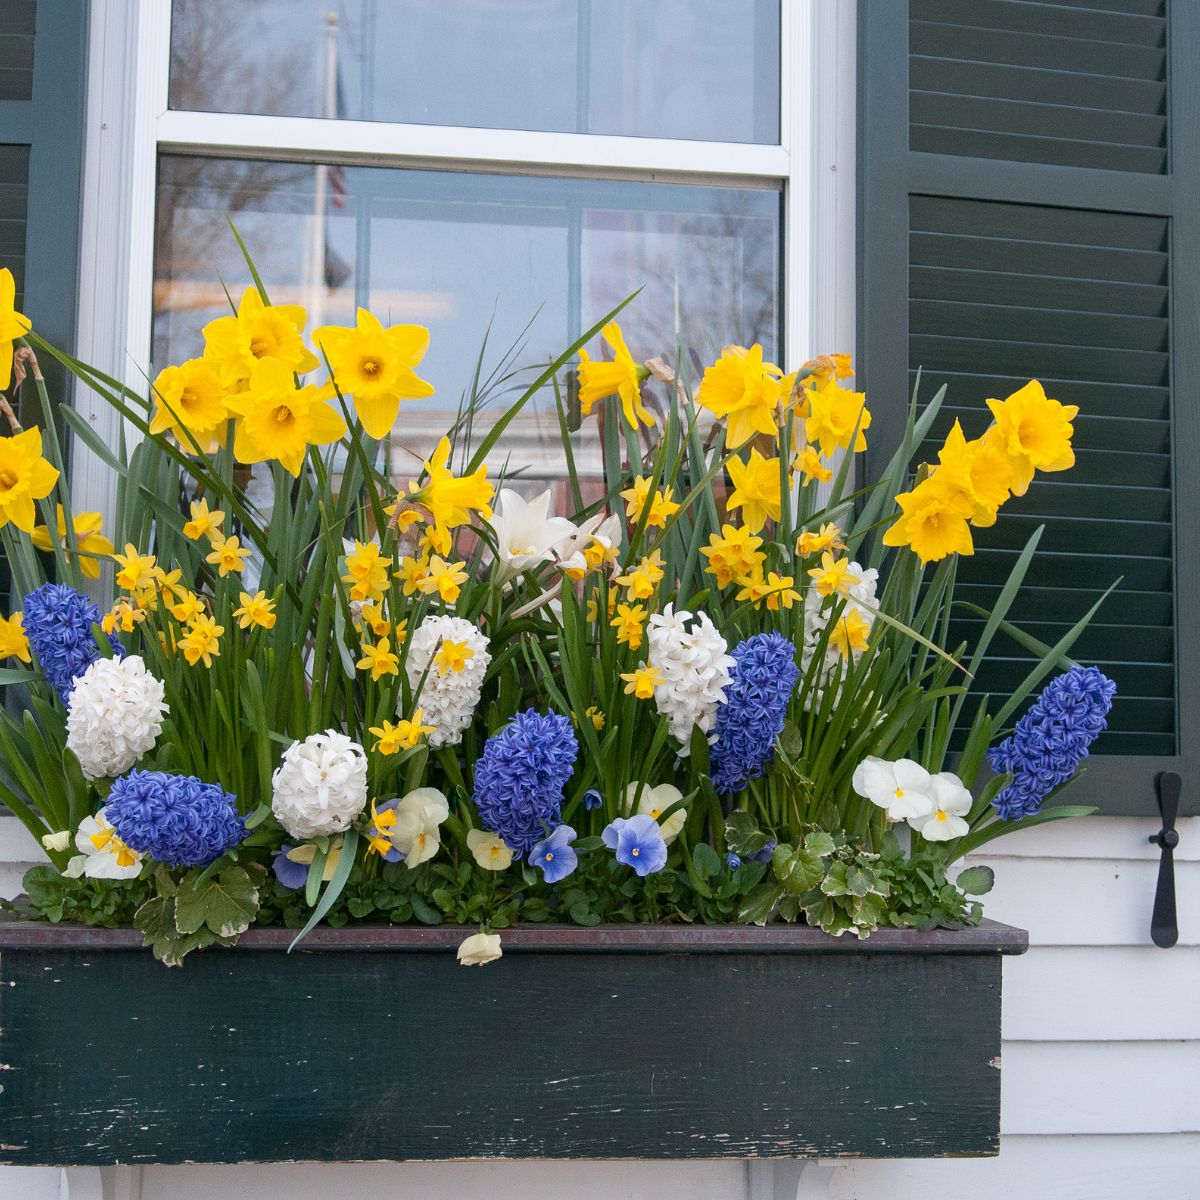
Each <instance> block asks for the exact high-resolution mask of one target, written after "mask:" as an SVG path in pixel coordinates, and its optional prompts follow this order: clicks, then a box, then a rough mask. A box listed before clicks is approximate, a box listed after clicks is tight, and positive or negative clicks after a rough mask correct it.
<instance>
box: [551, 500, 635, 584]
mask: <svg viewBox="0 0 1200 1200" xmlns="http://www.w3.org/2000/svg"><path fill="white" fill-rule="evenodd" d="M620 543H621V518H620V517H619V516H617V514H616V513H609V514H608V515H607V516H605V515H604V513H597V514H596V515H595V516H594V517H589V518H588V519H587V520H586V521H584V523H583V524H582V525H580V526H579V527H578V529H576V530H575V532H574V533H573V534H572V535H571V536H570V537H569V538H567V539H566V541H565V542H563V543H562V545H560V546H559V547H558V554H559V564H558V565H559V568H560V569H561V570H562V571H563V573H564V574H566V575H569V576H570V577H571V578H572V579H582V578H583V577H584V575H585V574H586V573H587V572H588V571H589V570H596V569H598V568H599V567H601V566H603V565H604V564H605V563H615V562H616V560H617V553H618V551H619V549H620Z"/></svg>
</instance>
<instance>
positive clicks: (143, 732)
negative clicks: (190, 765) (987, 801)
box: [67, 654, 169, 779]
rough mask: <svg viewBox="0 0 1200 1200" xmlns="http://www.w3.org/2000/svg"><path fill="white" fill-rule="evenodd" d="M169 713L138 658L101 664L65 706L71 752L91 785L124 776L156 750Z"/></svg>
mask: <svg viewBox="0 0 1200 1200" xmlns="http://www.w3.org/2000/svg"><path fill="white" fill-rule="evenodd" d="M168 711H169V708H168V706H167V703H166V701H165V700H164V699H163V685H162V680H160V679H156V678H155V677H154V676H153V675H151V674H150V672H149V671H147V670H146V664H145V663H144V662H143V661H142V659H141V658H140V657H139V656H138V655H136V654H131V655H129V656H128V657H127V658H123V659H118V658H99V659H97V660H96V661H95V662H94V663H92V665H91V666H90V667H88V669H87V670H86V671H84V673H83V674H82V675H80V676H79V678H78V679H76V680H75V687H74V689H73V690H72V692H71V695H70V698H69V699H68V700H67V749H68V750H70V751H71V753H72V754H74V755H75V757H76V758H77V759H78V760H79V765H80V767H81V768H82V769H83V773H84V775H85V776H86V777H87V778H88V779H105V778H111V777H114V776H117V775H123V774H124V773H125V772H126V771H128V770H129V768H130V767H132V766H133V765H134V764H135V763H136V762H137V761H138V760H139V759H140V758H141V757H142V755H143V754H145V753H146V752H147V751H149V750H151V749H153V747H154V743H155V742H156V741H157V740H158V735H159V734H160V733H161V732H162V722H163V714H164V713H166V712H168Z"/></svg>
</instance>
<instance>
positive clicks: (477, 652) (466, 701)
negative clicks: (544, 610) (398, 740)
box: [400, 616, 492, 750]
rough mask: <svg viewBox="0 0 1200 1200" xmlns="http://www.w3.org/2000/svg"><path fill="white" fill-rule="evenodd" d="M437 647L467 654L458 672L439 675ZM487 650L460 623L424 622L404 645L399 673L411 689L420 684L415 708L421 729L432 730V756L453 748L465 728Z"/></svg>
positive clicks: (484, 641)
mask: <svg viewBox="0 0 1200 1200" xmlns="http://www.w3.org/2000/svg"><path fill="white" fill-rule="evenodd" d="M443 641H448V642H457V643H458V644H459V645H464V646H466V647H467V648H468V649H469V650H471V651H472V653H471V656H470V657H469V658H468V659H467V660H466V662H465V663H464V664H463V668H462V670H461V671H454V670H448V671H445V672H443V671H441V669H440V668H439V667H438V666H437V664H435V663H434V661H433V659H434V656H435V655H436V654H437V651H438V647H439V646H440V645H441V644H442V642H443ZM487 647H488V640H487V638H486V637H484V635H483V634H482V633H481V632H480V630H479V629H478V628H477V627H476V626H474V625H472V624H471V622H470V621H464V620H463V619H462V617H450V616H429V617H426V618H425V620H423V621H422V622H421V624H420V625H418V626H417V629H416V631H415V632H414V633H413V635H412V637H411V639H410V640H409V644H408V657H407V659H406V660H405V671H406V672H407V674H408V682H409V683H410V684H411V685H412V686H413V687H414V688H415V687H417V686H418V684H420V687H421V690H420V692H419V693H418V695H417V696H416V697H415V702H416V703H417V704H419V705H420V706H421V708H422V709H423V710H424V716H425V724H426V725H432V726H433V727H434V732H433V733H431V734H430V735H429V744H430V746H432V747H433V748H434V749H435V750H436V749H437V748H438V747H439V746H456V745H457V744H458V743H459V741H461V739H462V735H463V730H464V729H466V727H467V726H468V725H469V724H470V723H471V717H472V716H473V715H474V713H475V706H476V705H477V704H478V703H479V689H480V688H481V687H482V686H483V676H484V672H486V671H487V668H488V664H489V663H490V662H491V661H492V656H491V655H490V654H489V653H488V648H487ZM422 676H424V677H425V682H424V683H421V677H422ZM400 715H401V716H403V715H404V714H403V713H401V714H400Z"/></svg>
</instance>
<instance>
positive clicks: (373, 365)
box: [358, 358, 383, 379]
mask: <svg viewBox="0 0 1200 1200" xmlns="http://www.w3.org/2000/svg"><path fill="white" fill-rule="evenodd" d="M358 369H359V370H360V371H362V373H363V374H364V375H365V376H366V377H367V378H368V379H374V378H375V376H376V375H378V374H379V372H380V371H381V370H382V369H383V367H382V366H381V364H380V363H379V360H378V359H375V358H364V359H363V360H362V362H361V363H360V364H359V368H358Z"/></svg>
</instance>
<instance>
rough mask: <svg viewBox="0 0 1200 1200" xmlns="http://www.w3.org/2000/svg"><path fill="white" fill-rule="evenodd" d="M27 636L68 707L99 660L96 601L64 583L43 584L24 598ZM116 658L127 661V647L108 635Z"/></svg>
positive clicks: (22, 607) (98, 619)
mask: <svg viewBox="0 0 1200 1200" xmlns="http://www.w3.org/2000/svg"><path fill="white" fill-rule="evenodd" d="M21 611H22V612H23V613H24V614H25V632H26V634H27V635H28V637H29V645H30V647H31V648H32V650H33V652H34V654H35V655H37V660H38V662H39V663H40V664H41V668H42V670H43V672H45V675H46V678H47V680H49V682H50V684H51V686H52V687H53V688H54V690H55V691H56V692H58V697H59V699H60V700H61V701H62V702H63V703H64V704H66V702H67V698H68V697H69V696H70V694H71V689H72V688H73V687H74V686H75V680H76V679H77V678H78V677H79V676H80V675H82V674H83V673H84V671H86V670H87V669H88V667H90V666H91V665H92V663H94V662H95V661H96V660H97V659H98V658H100V657H102V655H101V653H100V649H99V647H98V646H97V645H96V637H95V634H94V633H93V632H92V627H93V626H98V625H99V624H100V621H101V615H100V609H99V607H98V606H97V604H96V602H95V601H94V600H91V599H89V598H88V597H87V596H85V595H83V593H82V592H77V591H76V590H75V589H74V588H72V587H68V586H67V585H66V584H65V583H43V584H42V586H41V587H38V588H34V590H33V591H32V592H30V593H29V595H28V596H26V597H25V599H24V601H23V603H22V605H21ZM108 640H109V644H110V645H111V646H112V653H113V657H115V658H124V657H125V647H124V646H122V645H121V643H120V642H118V641H117V639H116V638H115V637H114V636H113V635H112V634H109V635H108Z"/></svg>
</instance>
